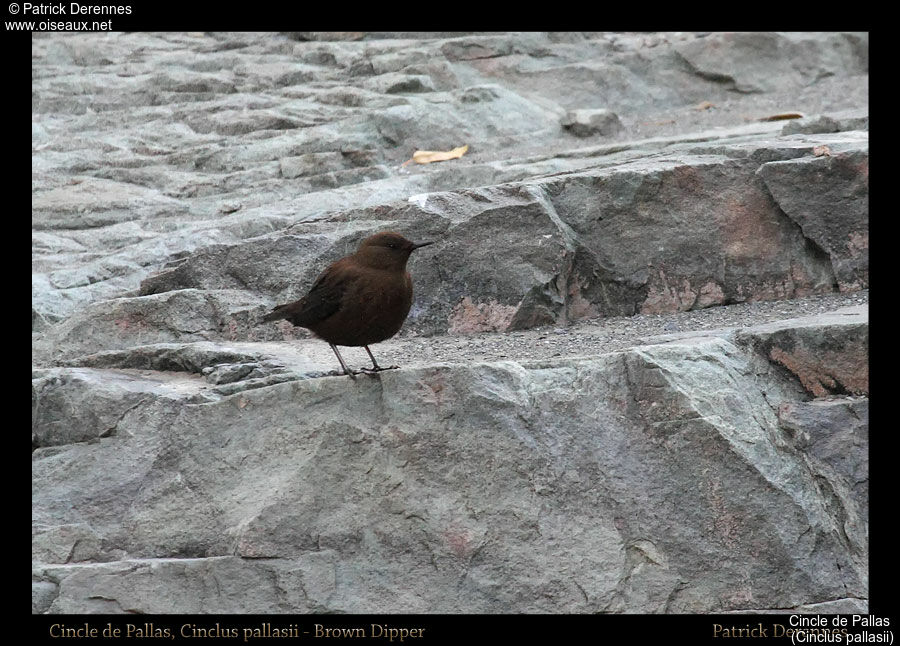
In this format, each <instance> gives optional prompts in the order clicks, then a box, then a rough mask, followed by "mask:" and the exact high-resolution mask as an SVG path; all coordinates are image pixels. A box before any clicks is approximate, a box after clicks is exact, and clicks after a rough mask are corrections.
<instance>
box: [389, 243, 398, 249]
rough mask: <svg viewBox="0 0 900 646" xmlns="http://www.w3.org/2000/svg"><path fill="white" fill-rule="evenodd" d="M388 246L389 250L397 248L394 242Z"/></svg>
mask: <svg viewBox="0 0 900 646" xmlns="http://www.w3.org/2000/svg"><path fill="white" fill-rule="evenodd" d="M388 246H389V247H390V248H391V249H396V248H397V244H396V243H395V242H389V243H388Z"/></svg>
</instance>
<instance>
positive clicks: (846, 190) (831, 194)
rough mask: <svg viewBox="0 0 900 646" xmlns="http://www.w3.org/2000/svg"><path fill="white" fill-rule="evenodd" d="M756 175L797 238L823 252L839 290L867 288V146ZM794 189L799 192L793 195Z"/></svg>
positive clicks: (768, 167) (774, 165) (769, 167)
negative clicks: (798, 233)
mask: <svg viewBox="0 0 900 646" xmlns="http://www.w3.org/2000/svg"><path fill="white" fill-rule="evenodd" d="M757 172H758V173H759V175H760V177H762V178H763V181H764V182H765V183H766V187H767V189H768V190H769V192H770V193H771V194H772V196H773V197H774V198H775V200H776V201H777V202H778V206H779V207H780V208H781V209H782V210H783V211H784V212H785V213H786V214H787V216H788V217H790V218H791V219H792V220H794V221H795V222H797V224H798V225H799V226H800V228H801V230H802V231H803V235H804V236H805V237H806V238H807V239H808V240H810V242H811V244H814V245H815V246H816V247H818V248H819V249H821V250H822V251H823V252H824V253H826V254H828V257H829V258H830V260H831V263H832V266H833V267H834V275H835V281H836V282H837V284H838V286H839V288H840V289H842V290H853V289H860V288H863V287H866V286H868V281H869V151H868V145H866V146H865V147H864V148H862V149H857V150H853V151H847V152H834V153H831V152H829V153H828V154H824V155H821V156H818V157H812V158H809V157H804V158H801V159H795V160H789V161H777V162H770V163H767V164H763V165H762V166H760V168H759V170H758V171H757ZM798 187H804V188H803V190H801V191H798V190H797V189H798ZM801 195H802V198H801Z"/></svg>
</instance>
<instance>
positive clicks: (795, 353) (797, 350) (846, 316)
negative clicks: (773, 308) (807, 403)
mask: <svg viewBox="0 0 900 646" xmlns="http://www.w3.org/2000/svg"><path fill="white" fill-rule="evenodd" d="M868 314H869V308H868V305H859V306H855V307H846V308H841V309H840V310H837V311H835V312H832V313H829V314H826V315H822V316H816V317H809V318H803V319H794V320H785V321H780V322H777V323H768V324H765V325H760V326H754V327H751V328H748V329H746V330H740V331H738V332H737V333H736V335H735V340H736V342H737V343H739V344H742V345H746V346H748V347H750V348H752V349H754V350H755V351H756V352H758V353H760V354H761V355H762V356H764V357H766V358H767V359H768V360H769V361H771V362H772V363H773V364H775V365H778V366H779V367H780V368H781V369H782V370H783V371H784V373H785V374H787V375H790V377H791V379H793V380H796V381H797V382H799V383H800V384H801V385H802V386H803V388H804V389H805V390H806V391H807V392H808V393H809V394H810V395H812V396H814V397H825V396H829V395H868V393H869V324H868V321H869V316H868Z"/></svg>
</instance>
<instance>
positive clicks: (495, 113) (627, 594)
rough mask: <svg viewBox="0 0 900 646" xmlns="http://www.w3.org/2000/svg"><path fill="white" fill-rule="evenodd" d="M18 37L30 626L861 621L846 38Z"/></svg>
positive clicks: (854, 54) (860, 435)
mask: <svg viewBox="0 0 900 646" xmlns="http://www.w3.org/2000/svg"><path fill="white" fill-rule="evenodd" d="M32 44H33V52H32V60H33V63H32V70H33V72H32V77H33V101H32V106H33V108H32V112H33V120H32V141H33V155H32V177H33V183H32V191H33V196H32V227H33V246H32V259H33V274H32V276H33V277H32V356H33V369H32V447H33V467H32V474H33V488H32V498H33V547H32V560H33V577H32V581H33V584H32V585H33V597H32V599H33V611H34V612H38V613H41V612H50V613H82V612H91V613H93V612H96V613H106V612H158V613H166V612H174V611H177V612H197V613H207V612H224V613H242V612H256V613H268V612H426V613H427V612H475V613H482V612H485V613H497V612H553V613H556V612H578V613H582V612H653V613H676V612H738V613H739V612H748V611H769V610H771V611H777V610H779V609H781V610H783V609H796V611H798V612H822V610H821V609H822V608H830V609H832V610H829V612H864V611H865V608H866V607H867V589H868V552H867V534H868V460H867V449H868V390H869V379H868V309H867V300H868V291H867V288H868V279H869V273H868V37H867V35H865V34H845V33H828V34H812V33H806V34H780V33H779V34H775V33H754V34H733V33H732V34H717V33H713V34H696V33H666V34H610V33H607V34H582V33H569V34H558V33H549V34H543V33H526V34H506V33H501V34H372V33H370V34H364V33H347V34H322V33H289V34H275V33H267V34H255V33H239V34H176V33H166V34H149V33H112V34H90V35H79V34H45V35H41V34H38V35H35V36H34V38H33V43H32ZM464 144H467V145H468V146H469V149H468V151H467V153H466V154H465V155H464V156H463V157H461V158H459V159H454V160H450V161H445V162H440V163H433V164H428V165H420V164H416V163H408V164H404V162H406V161H407V160H409V159H410V158H411V157H412V153H413V152H415V151H416V150H450V149H452V148H455V147H457V146H461V145H464ZM384 229H394V230H398V231H400V232H402V233H404V234H406V235H408V236H409V237H411V238H414V239H418V240H424V239H433V240H435V241H436V244H434V245H432V246H429V247H426V248H424V249H422V250H421V251H420V252H418V253H417V254H416V255H414V256H413V260H412V261H411V263H410V270H411V272H412V274H413V276H414V282H415V289H416V298H415V303H414V306H413V309H412V311H411V313H410V317H409V319H408V321H407V324H406V325H405V327H404V330H403V331H402V332H401V334H400V335H399V336H398V337H396V338H394V339H391V340H390V341H387V342H385V343H382V344H378V345H377V346H375V347H374V348H373V351H374V352H375V354H376V356H377V357H379V360H380V362H382V363H387V364H390V363H398V364H400V365H402V366H403V369H401V370H397V371H391V372H386V373H382V374H381V375H379V376H377V377H363V378H359V379H357V380H356V381H351V380H349V379H347V378H346V377H339V376H337V371H336V370H335V367H336V366H335V363H336V362H335V361H334V358H333V355H332V354H331V351H330V349H329V348H328V346H327V345H326V344H324V343H322V342H321V341H318V340H316V339H313V338H311V337H310V336H309V335H308V334H307V333H306V332H305V331H303V330H300V329H296V328H292V327H291V326H290V325H289V324H287V323H285V322H280V323H274V324H266V325H259V323H258V321H259V316H260V315H261V313H263V312H264V311H266V310H267V309H268V308H270V307H271V306H272V305H273V304H275V303H281V302H285V301H286V300H289V299H292V298H296V297H299V296H301V295H302V294H303V293H304V290H305V289H306V288H307V287H308V285H309V284H310V283H311V281H312V280H313V279H314V278H315V276H316V274H317V273H318V272H319V271H320V270H321V269H322V268H323V267H324V265H325V264H327V263H328V262H329V261H331V260H334V259H336V258H338V257H340V256H342V255H345V254H346V253H348V252H350V251H352V250H353V249H354V248H355V246H356V245H357V244H358V242H359V241H360V240H361V239H362V238H363V237H365V236H366V235H369V234H370V233H372V232H375V231H378V230H384ZM344 356H345V357H346V358H347V359H348V361H349V362H350V364H351V365H364V363H365V359H366V356H365V352H364V351H362V350H357V349H352V348H350V349H346V351H345V352H344ZM835 609H836V610H835Z"/></svg>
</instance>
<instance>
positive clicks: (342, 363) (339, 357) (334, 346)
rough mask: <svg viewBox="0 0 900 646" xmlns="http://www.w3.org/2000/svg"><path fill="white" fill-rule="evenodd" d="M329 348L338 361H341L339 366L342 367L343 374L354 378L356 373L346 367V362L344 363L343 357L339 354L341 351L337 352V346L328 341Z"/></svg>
mask: <svg viewBox="0 0 900 646" xmlns="http://www.w3.org/2000/svg"><path fill="white" fill-rule="evenodd" d="M328 345H330V346H331V349H332V350H334V354H335V356H336V357H337V359H338V361H340V362H341V368H343V369H344V374H345V375H347V376H348V377H350V378H351V379H356V373H354V372H353V371H352V370H350V368H348V367H347V364H346V363H344V358H343V357H342V356H341V353H340V352H338V349H337V346H336V345H335V344H333V343H329V344H328Z"/></svg>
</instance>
